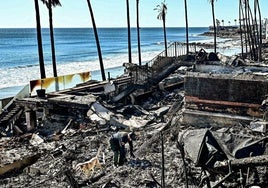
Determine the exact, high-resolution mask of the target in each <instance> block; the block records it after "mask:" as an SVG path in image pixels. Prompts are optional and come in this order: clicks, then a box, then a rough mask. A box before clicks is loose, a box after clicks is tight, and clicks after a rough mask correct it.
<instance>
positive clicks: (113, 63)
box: [0, 51, 160, 92]
mask: <svg viewBox="0 0 268 188" xmlns="http://www.w3.org/2000/svg"><path fill="white" fill-rule="evenodd" d="M159 53H160V52H159V51H154V52H152V51H151V52H142V61H149V60H151V59H153V58H154V57H155V56H156V55H158V54H159ZM132 55H133V56H132V62H133V63H137V62H138V55H137V54H132ZM125 62H128V55H127V54H123V55H119V56H118V55H117V56H113V57H109V58H107V57H104V58H103V64H104V68H105V69H108V68H115V67H120V66H122V65H123V63H125ZM45 70H46V77H53V68H52V65H46V67H45ZM98 70H100V65H99V60H98V59H96V60H94V61H84V62H71V63H63V64H57V73H58V76H61V75H67V74H74V73H80V72H85V71H98ZM0 72H1V74H0V89H1V88H7V87H15V86H23V85H26V84H29V82H30V81H31V80H36V79H40V70H39V66H30V67H17V68H0ZM92 79H96V78H92ZM0 92H1V91H0Z"/></svg>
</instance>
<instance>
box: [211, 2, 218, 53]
mask: <svg viewBox="0 0 268 188" xmlns="http://www.w3.org/2000/svg"><path fill="white" fill-rule="evenodd" d="M211 9H212V18H213V30H214V53H216V52H217V39H216V38H217V33H216V24H215V12H214V1H212V2H211Z"/></svg>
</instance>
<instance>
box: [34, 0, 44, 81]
mask: <svg viewBox="0 0 268 188" xmlns="http://www.w3.org/2000/svg"><path fill="white" fill-rule="evenodd" d="M34 3H35V13H36V31H37V42H38V54H39V67H40V75H41V79H43V78H46V71H45V64H44V56H43V45H42V34H41V24H40V13H39V5H38V0H34Z"/></svg>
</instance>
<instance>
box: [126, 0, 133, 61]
mask: <svg viewBox="0 0 268 188" xmlns="http://www.w3.org/2000/svg"><path fill="white" fill-rule="evenodd" d="M126 4H127V36H128V62H129V63H132V55H131V28H130V17H129V0H126Z"/></svg>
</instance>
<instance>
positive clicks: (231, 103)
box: [183, 73, 268, 126]
mask: <svg viewBox="0 0 268 188" xmlns="http://www.w3.org/2000/svg"><path fill="white" fill-rule="evenodd" d="M184 87H185V109H186V110H185V112H184V120H183V121H184V123H189V124H193V125H197V126H201V125H202V126H209V125H213V126H218V125H232V124H236V123H239V122H244V123H249V122H250V121H252V120H254V119H255V118H262V116H263V112H262V111H261V110H260V107H261V103H262V101H263V100H264V99H265V98H266V95H267V94H268V81H267V80H266V79H265V76H259V75H254V74H250V75H233V74H209V73H189V74H188V75H187V76H186V77H185V83H184Z"/></svg>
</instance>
